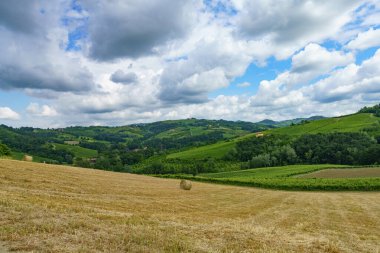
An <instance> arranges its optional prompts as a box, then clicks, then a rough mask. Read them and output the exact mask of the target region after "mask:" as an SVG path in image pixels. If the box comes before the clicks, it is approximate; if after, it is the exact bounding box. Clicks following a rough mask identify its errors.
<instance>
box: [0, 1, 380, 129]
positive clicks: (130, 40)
mask: <svg viewBox="0 0 380 253" xmlns="http://www.w3.org/2000/svg"><path fill="white" fill-rule="evenodd" d="M379 102H380V1H379V0H370V1H364V0H363V1H358V0H334V1H331V0H203V1H202V0H181V1H178V0H160V1H156V0H109V1H103V0H80V1H79V0H71V1H70V0H65V1H61V0H4V1H0V124H6V125H10V126H14V127H20V126H33V127H41V128H57V127H65V126H74V125H82V126H89V125H108V126H116V125H127V124H132V123H143V122H154V121H160V120H169V119H184V118H205V119H225V120H242V121H251V122H257V121H260V120H263V119H272V120H285V119H292V118H298V117H310V116H313V115H323V116H328V117H329V116H338V115H344V114H350V113H353V112H356V111H357V110H359V109H360V108H361V107H363V106H370V105H374V104H378V103H379Z"/></svg>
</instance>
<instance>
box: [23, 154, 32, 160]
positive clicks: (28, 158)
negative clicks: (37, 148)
mask: <svg viewBox="0 0 380 253" xmlns="http://www.w3.org/2000/svg"><path fill="white" fill-rule="evenodd" d="M22 160H23V161H26V162H33V156H30V155H24V157H23V158H22Z"/></svg>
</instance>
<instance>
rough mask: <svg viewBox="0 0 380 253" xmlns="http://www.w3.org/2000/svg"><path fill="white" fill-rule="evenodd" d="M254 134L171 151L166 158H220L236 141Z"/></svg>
mask: <svg viewBox="0 0 380 253" xmlns="http://www.w3.org/2000/svg"><path fill="white" fill-rule="evenodd" d="M254 136H255V134H247V135H244V136H241V137H238V138H235V139H232V140H228V141H221V142H217V143H214V144H210V145H205V146H202V147H197V148H192V149H188V150H185V151H182V152H178V153H172V154H169V155H168V156H167V158H168V159H175V158H179V159H185V160H187V159H205V158H209V157H211V158H217V159H220V158H222V157H223V156H224V155H225V154H226V153H227V152H228V151H230V150H231V149H232V148H233V147H235V144H236V142H238V141H241V140H244V139H246V138H250V137H254Z"/></svg>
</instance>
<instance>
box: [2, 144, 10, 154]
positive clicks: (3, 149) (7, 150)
mask: <svg viewBox="0 0 380 253" xmlns="http://www.w3.org/2000/svg"><path fill="white" fill-rule="evenodd" d="M9 155H11V150H10V149H9V148H8V146H6V145H5V144H1V143H0V156H9Z"/></svg>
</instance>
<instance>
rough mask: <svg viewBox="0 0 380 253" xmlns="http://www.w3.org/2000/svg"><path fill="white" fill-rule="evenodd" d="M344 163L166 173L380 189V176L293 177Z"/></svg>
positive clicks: (283, 185)
mask: <svg viewBox="0 0 380 253" xmlns="http://www.w3.org/2000/svg"><path fill="white" fill-rule="evenodd" d="M344 167H348V166H344V165H330V164H323V165H291V166H283V167H269V168H260V169H249V170H242V171H231V172H221V173H208V174H200V175H199V176H195V177H192V176H189V175H164V176H161V177H167V178H184V179H190V180H195V181H203V182H212V183H219V184H231V185H240V186H252V187H261V188H270V189H281V190H322V191H379V190H380V178H334V179H332V178H294V177H293V176H294V175H298V174H305V173H310V172H314V171H317V170H322V169H328V168H344Z"/></svg>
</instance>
